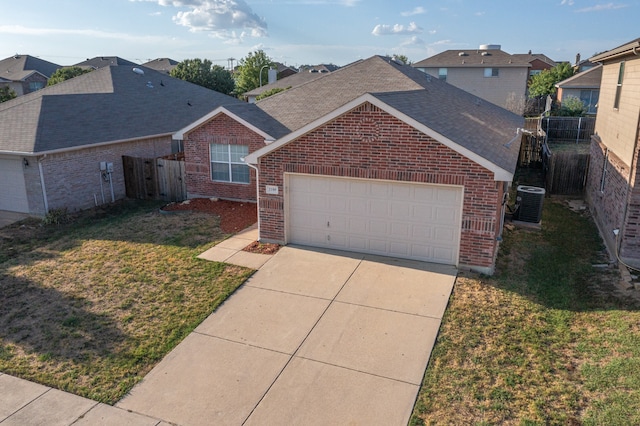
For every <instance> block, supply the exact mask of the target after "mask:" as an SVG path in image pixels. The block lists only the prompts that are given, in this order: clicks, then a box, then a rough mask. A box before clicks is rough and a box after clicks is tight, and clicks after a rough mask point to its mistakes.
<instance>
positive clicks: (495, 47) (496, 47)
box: [478, 44, 502, 50]
mask: <svg viewBox="0 0 640 426" xmlns="http://www.w3.org/2000/svg"><path fill="white" fill-rule="evenodd" d="M501 48H502V46H500V45H499V44H481V45H480V47H479V48H478V50H500V49H501Z"/></svg>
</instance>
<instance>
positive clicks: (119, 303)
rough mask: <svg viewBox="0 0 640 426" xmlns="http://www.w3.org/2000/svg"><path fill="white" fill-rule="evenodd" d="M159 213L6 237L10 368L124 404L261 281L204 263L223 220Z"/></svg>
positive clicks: (133, 208)
mask: <svg viewBox="0 0 640 426" xmlns="http://www.w3.org/2000/svg"><path fill="white" fill-rule="evenodd" d="M159 206H160V205H159V204H157V203H144V202H126V203H122V204H119V205H117V206H114V207H111V208H109V209H107V210H104V211H94V212H87V213H84V214H82V215H81V216H79V217H78V218H76V219H75V220H73V221H72V222H71V223H69V224H63V225H59V226H56V225H47V226H43V225H42V223H41V222H40V221H37V220H30V221H27V222H24V223H23V224H22V225H20V224H18V225H13V226H11V227H8V228H3V229H0V371H2V372H4V373H7V374H12V375H15V376H18V377H22V378H24V379H27V380H31V381H34V382H38V383H42V384H45V385H47V386H51V387H55V388H58V389H62V390H65V391H68V392H72V393H75V394H77V395H81V396H85V397H88V398H92V399H94V400H96V401H101V402H106V403H111V404H112V403H115V402H116V401H118V400H119V399H120V398H121V397H122V396H124V394H125V393H126V392H127V391H129V390H130V389H131V388H132V387H133V385H134V384H136V383H137V382H138V381H139V380H140V379H141V378H142V377H143V376H144V375H145V374H146V373H147V372H148V371H149V370H150V369H151V368H152V367H153V366H154V365H155V364H156V363H157V362H158V361H160V360H161V359H162V358H163V357H164V355H166V354H167V353H168V352H169V351H170V350H171V349H172V348H174V347H175V346H176V345H177V344H178V343H179V342H180V341H181V340H182V339H183V338H184V337H185V336H186V335H187V334H188V333H189V332H190V331H192V330H193V329H194V328H195V327H196V326H197V325H198V324H199V323H200V322H202V320H203V319H204V318H206V317H207V316H208V315H209V314H210V313H211V312H212V311H213V310H214V309H215V308H216V307H217V306H218V305H219V304H220V303H221V302H222V301H223V300H224V299H225V298H226V297H227V296H228V295H229V294H231V293H232V292H233V291H234V290H235V289H236V288H237V287H238V286H239V285H240V284H241V283H242V282H243V281H244V280H245V279H246V278H247V277H248V276H249V275H250V274H251V272H252V271H251V270H248V269H245V268H240V267H235V266H230V265H226V264H222V263H217V262H208V261H203V260H200V259H196V258H195V256H196V255H198V254H200V253H201V252H203V251H204V250H206V249H207V248H209V247H211V246H213V245H214V244H215V243H216V242H219V241H220V240H222V239H223V238H224V235H223V234H222V232H221V231H220V229H219V226H218V223H219V220H218V218H217V217H216V216H213V215H209V214H204V213H183V214H172V215H169V214H161V213H160V212H159V211H158V207H159Z"/></svg>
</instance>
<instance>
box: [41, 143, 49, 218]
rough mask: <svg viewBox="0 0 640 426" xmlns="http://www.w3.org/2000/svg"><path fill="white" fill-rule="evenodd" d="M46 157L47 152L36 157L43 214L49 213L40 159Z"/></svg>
mask: <svg viewBox="0 0 640 426" xmlns="http://www.w3.org/2000/svg"><path fill="white" fill-rule="evenodd" d="M45 158H47V154H44V155H43V156H42V157H40V158H38V172H39V173H40V186H41V187H42V201H44V214H45V215H46V214H48V213H49V201H48V200H47V188H46V187H45V186H44V173H43V171H42V161H43V160H44V159H45Z"/></svg>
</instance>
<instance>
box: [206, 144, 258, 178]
mask: <svg viewBox="0 0 640 426" xmlns="http://www.w3.org/2000/svg"><path fill="white" fill-rule="evenodd" d="M213 145H226V147H227V161H213V155H212V152H211V148H212V147H213ZM231 145H232V144H228V143H227V144H225V143H215V142H212V143H210V144H209V164H210V165H211V164H214V163H215V164H226V165H227V167H228V169H229V180H219V179H214V178H213V168H211V172H210V173H209V177H210V178H211V180H212V181H213V182H224V183H236V184H240V185H249V184H250V183H251V174H249V181H248V182H238V181H234V180H233V171H232V168H231V166H232V165H241V166H245V167H247V168H249V166H247V164H246V163H243V162H242V161H231ZM233 146H246V147H247V154H248V153H249V147H248V146H247V145H233Z"/></svg>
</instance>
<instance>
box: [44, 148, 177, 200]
mask: <svg viewBox="0 0 640 426" xmlns="http://www.w3.org/2000/svg"><path fill="white" fill-rule="evenodd" d="M167 154H171V136H166V137H163V138H151V139H141V140H137V141H133V142H123V143H117V144H111V145H104V146H99V147H88V148H84V149H78V150H75V151H68V152H63V153H59V154H50V155H47V156H46V157H45V158H44V159H41V162H42V168H43V173H44V181H45V190H46V193H47V201H48V203H49V209H57V208H63V207H66V208H67V209H69V210H71V211H74V210H82V209H87V208H90V207H94V206H95V205H96V202H97V204H98V205H100V204H103V197H104V202H105V203H110V202H111V188H110V185H109V182H105V181H104V179H103V178H102V172H101V171H100V162H101V161H105V162H107V163H113V168H114V170H113V174H112V179H113V190H114V191H113V192H114V196H115V199H116V200H118V199H122V198H125V197H126V193H125V186H124V171H123V167H122V156H123V155H128V156H132V157H148V158H155V157H161V156H163V155H167ZM34 166H35V164H34ZM33 186H34V188H36V187H38V186H39V183H37V182H33Z"/></svg>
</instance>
